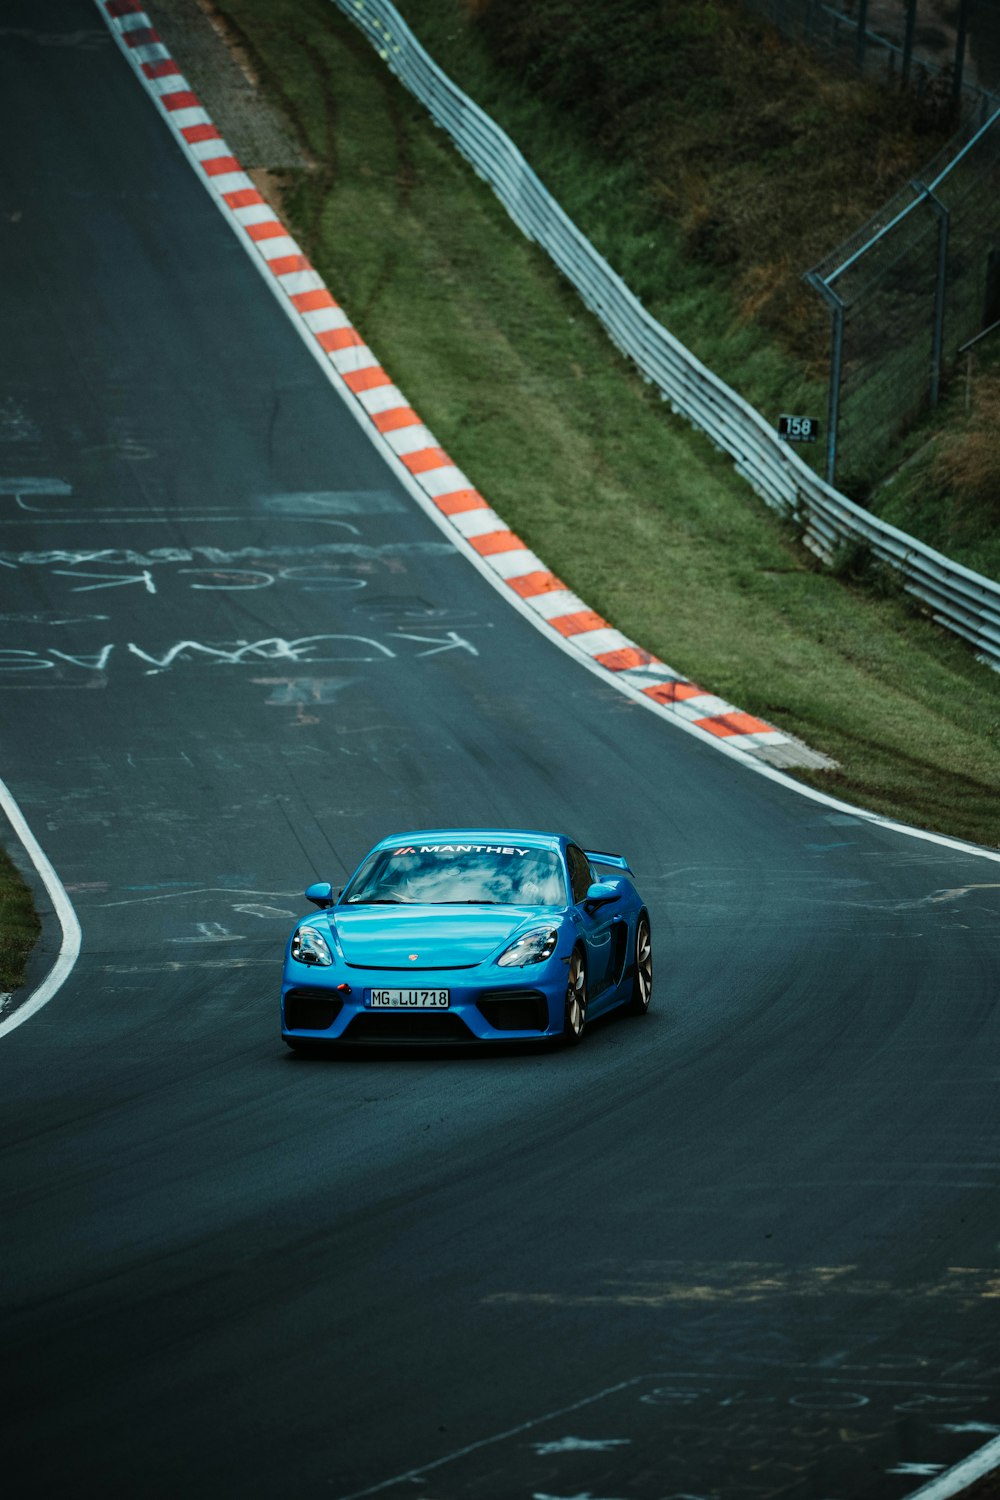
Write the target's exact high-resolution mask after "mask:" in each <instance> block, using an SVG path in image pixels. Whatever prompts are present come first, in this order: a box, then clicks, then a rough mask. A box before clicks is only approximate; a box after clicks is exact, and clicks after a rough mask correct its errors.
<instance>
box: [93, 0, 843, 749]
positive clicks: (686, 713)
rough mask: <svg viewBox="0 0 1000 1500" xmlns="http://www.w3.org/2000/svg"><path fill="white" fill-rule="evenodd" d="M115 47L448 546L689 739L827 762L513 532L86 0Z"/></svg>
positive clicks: (207, 128)
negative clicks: (648, 646)
mask: <svg viewBox="0 0 1000 1500" xmlns="http://www.w3.org/2000/svg"><path fill="white" fill-rule="evenodd" d="M96 3H97V5H98V9H100V10H101V11H102V13H103V14H104V16H105V17H106V19H107V21H108V23H109V24H110V26H111V29H112V31H113V33H114V34H115V36H116V37H117V38H118V41H119V43H120V45H121V47H122V50H123V51H124V52H125V53H126V55H127V56H128V57H129V59H130V60H131V62H132V64H133V67H134V68H135V70H136V72H137V73H138V75H139V77H140V78H141V79H142V80H143V82H144V84H145V86H146V89H147V91H148V92H149V93H150V94H151V95H152V97H153V98H154V99H155V100H156V103H157V104H158V106H159V108H160V110H161V112H162V114H163V115H164V117H165V118H166V119H167V121H168V122H169V124H170V126H171V128H172V130H173V132H174V134H175V136H176V137H177V139H178V141H179V143H180V144H181V146H182V148H183V149H184V150H185V152H186V154H187V155H188V157H189V159H190V160H191V161H192V163H193V164H194V165H195V166H196V168H197V169H198V171H199V172H200V173H201V176H202V180H203V182H204V183H205V186H206V187H207V188H208V189H209V190H210V191H211V192H212V193H213V194H214V196H215V198H216V200H217V202H218V204H219V206H220V208H222V209H223V210H224V212H225V213H226V215H227V217H228V218H229V220H230V222H231V223H232V225H233V227H234V228H235V229H236V230H237V231H238V232H239V233H240V234H241V235H242V236H243V237H244V240H245V242H246V243H247V248H248V250H250V251H251V252H252V253H254V254H256V256H258V257H259V258H260V259H261V260H262V261H263V263H264V266H265V267H266V272H267V273H268V274H269V275H270V276H271V277H272V278H273V279H274V283H275V286H276V287H277V288H278V289H280V292H281V293H282V294H283V296H284V300H285V303H286V310H287V311H288V312H289V313H290V314H291V315H292V316H294V317H296V318H297V319H299V320H300V321H301V323H302V325H304V329H305V330H307V331H308V335H309V337H310V338H311V339H312V341H313V342H314V344H315V346H316V351H317V352H319V353H321V355H322V356H323V357H324V358H325V360H326V361H328V364H329V367H330V369H331V371H332V372H333V373H335V375H336V376H337V377H338V379H339V381H340V382H341V383H342V386H343V387H345V388H346V390H347V391H349V392H350V393H351V395H352V396H353V398H354V400H355V401H356V402H357V403H358V404H359V405H360V407H361V409H362V411H363V412H364V413H365V416H366V418H367V423H368V426H369V428H370V431H371V433H372V436H373V437H375V438H376V439H377V440H378V441H379V442H381V443H382V444H383V445H384V446H385V447H386V448H387V449H388V450H389V452H390V453H391V454H392V455H394V457H395V458H396V459H397V460H398V461H399V462H400V463H401V464H402V466H403V468H404V469H405V471H406V472H407V474H408V475H409V476H410V477H411V478H412V480H413V481H415V484H416V486H418V488H419V490H420V491H421V492H422V494H423V496H424V497H426V499H427V500H429V501H430V502H431V504H432V505H433V507H434V508H435V509H436V511H437V513H438V516H439V517H441V518H444V519H445V520H446V521H447V523H448V526H449V529H450V533H451V536H452V539H453V540H454V541H455V543H456V545H457V546H460V547H462V548H463V549H464V550H466V551H469V552H471V553H472V554H473V555H474V556H475V557H476V558H477V560H479V561H480V563H481V564H483V565H484V567H482V568H481V571H486V572H487V574H488V575H492V579H493V581H494V583H495V584H496V585H497V586H498V587H499V588H500V589H501V590H506V591H507V593H508V597H511V596H514V597H515V598H516V599H517V600H518V601H520V603H521V605H522V612H527V613H528V614H529V615H531V616H532V617H533V618H534V619H535V622H536V623H537V624H538V625H539V626H540V627H541V628H542V629H543V630H545V631H548V632H552V633H553V634H554V635H556V636H558V637H559V639H560V642H561V644H563V645H564V646H568V647H570V648H571V650H572V651H573V652H575V653H576V654H578V655H579V656H580V657H582V658H584V659H585V660H586V662H587V664H588V665H590V666H591V667H592V668H594V667H596V668H597V669H599V670H601V671H602V672H603V674H604V675H606V677H607V678H608V679H609V680H612V681H613V682H614V683H615V684H616V685H617V686H619V687H621V688H624V689H625V690H626V692H627V693H628V695H629V696H631V697H639V698H641V699H643V700H645V701H646V703H647V704H648V705H649V706H651V707H654V708H656V709H657V710H658V711H659V712H661V713H662V714H664V715H665V716H666V717H668V718H670V719H672V720H673V721H674V722H680V723H681V724H682V725H683V727H684V728H685V729H687V730H688V731H689V732H692V733H695V734H699V735H702V736H703V737H704V738H706V739H708V740H712V741H714V742H715V743H716V744H718V743H719V742H720V741H721V742H725V744H726V746H727V748H729V749H737V750H739V751H742V752H745V753H746V754H748V755H751V756H753V757H754V758H755V759H757V760H759V761H765V762H766V763H768V764H769V765H772V766H810V767H829V766H831V765H833V762H832V761H830V760H829V759H828V758H827V757H826V756H823V755H820V754H818V753H817V752H816V751H814V750H810V749H809V748H808V746H806V745H804V744H803V743H802V742H801V741H800V740H796V739H794V738H793V737H792V736H790V735H788V734H784V733H783V732H782V731H781V730H779V729H776V728H775V727H774V725H773V724H768V723H765V721H764V720H763V719H757V718H754V716H753V715H752V714H748V713H744V712H743V711H742V710H741V709H738V708H735V707H734V706H733V704H731V703H727V702H726V701H725V699H723V698H719V697H716V696H715V694H713V693H710V692H707V691H706V690H705V689H704V688H702V687H699V686H698V684H697V683H695V682H691V681H690V680H689V679H688V678H687V677H684V676H682V674H681V673H679V672H676V671H675V670H674V669H673V668H672V667H669V666H667V664H666V663H665V662H663V661H661V660H660V659H659V657H656V656H653V655H652V654H651V653H650V652H649V651H646V650H644V649H643V648H642V647H641V646H637V645H636V644H635V642H634V641H630V640H629V639H628V637H627V636H625V635H623V634H622V633H621V631H620V630H616V629H615V628H614V626H612V625H610V624H609V623H608V621H607V620H604V619H602V618H601V616H600V615H598V614H596V613H595V612H594V611H593V610H592V609H589V608H588V607H587V605H586V604H585V603H584V601H583V600H582V599H579V598H577V596H576V595H575V594H574V593H573V592H572V591H571V590H570V589H569V588H567V587H566V585H565V584H564V583H563V582H562V580H561V579H559V578H558V577H557V576H556V575H555V574H554V573H552V572H550V570H549V569H548V568H547V567H546V565H545V563H544V562H542V560H541V559H540V558H539V557H537V556H536V555H535V553H533V552H532V551H531V550H530V549H529V548H528V547H527V546H526V545H525V543H524V542H523V541H522V540H521V539H520V537H518V536H517V535H516V534H515V533H514V532H512V531H511V530H509V528H508V527H507V526H506V524H505V523H504V521H503V520H502V519H501V517H500V516H498V515H497V513H496V511H494V510H493V509H491V507H490V505H489V503H488V502H487V501H486V500H485V499H484V498H483V496H482V495H481V494H480V493H479V491H478V490H477V489H476V487H475V485H474V484H473V483H472V482H471V480H470V479H469V478H468V477H467V475H465V474H463V472H462V470H461V469H460V468H459V467H458V465H457V464H455V463H453V462H452V460H451V459H450V458H449V456H448V454H447V453H445V451H444V450H443V449H442V448H441V447H440V446H439V445H438V443H437V442H436V441H435V439H434V435H433V433H432V432H430V431H429V429H428V428H427V427H426V426H425V425H424V424H423V422H421V420H420V417H419V416H418V415H417V413H416V412H415V411H414V410H413V408H412V406H410V404H409V402H408V401H407V399H406V397H405V396H404V395H403V393H402V391H400V390H399V389H398V387H397V386H395V385H394V384H393V382H392V379H391V377H390V376H389V375H388V374H387V373H386V371H385V370H384V369H383V367H382V364H381V363H380V361H379V359H378V357H377V355H375V354H373V352H372V351H371V349H369V347H368V345H367V344H366V343H365V341H364V339H363V338H362V337H361V335H360V334H359V333H358V332H357V330H356V329H355V328H354V327H353V325H352V324H351V321H350V319H349V318H348V316H347V314H346V313H345V312H344V310H343V308H341V307H339V306H338V304H337V302H336V301H335V299H334V298H333V296H332V295H331V293H330V292H329V290H328V289H327V287H326V285H325V284H324V282H323V279H322V277H321V276H320V275H319V274H318V273H317V271H316V270H315V269H314V267H313V266H312V264H311V263H310V261H309V258H308V257H307V256H306V255H305V254H304V253H303V252H302V249H301V248H300V246H299V245H298V244H297V243H296V241H295V240H294V239H293V237H292V236H291V235H290V234H289V233H288V231H287V230H286V228H285V226H284V225H283V224H282V223H281V221H280V219H278V218H277V217H276V215H275V213H274V210H273V209H272V208H271V207H270V205H269V204H268V203H267V201H266V200H265V199H264V197H263V196H262V195H261V194H260V193H259V192H258V191H257V189H256V188H255V187H254V185H253V182H252V181H251V179H250V178H249V177H248V175H247V174H246V172H244V171H243V169H242V168H241V166H240V163H239V162H238V161H237V159H236V157H235V156H234V155H233V153H232V152H231V151H230V149H229V147H228V146H227V144H226V142H225V141H224V140H223V138H222V136H221V135H220V133H219V131H218V130H217V129H216V127H215V126H214V125H213V123H212V121H211V118H210V117H209V115H208V112H207V111H206V109H205V108H204V106H203V105H202V103H201V100H200V99H199V98H198V96H197V95H196V94H195V93H194V91H193V90H192V89H191V87H190V86H189V84H188V82H187V80H186V79H185V78H184V76H183V74H182V73H181V71H180V68H179V67H178V65H177V63H176V62H175V61H174V60H173V58H172V57H171V55H170V53H169V51H168V50H167V48H166V47H165V46H164V44H163V42H162V41H161V40H160V37H159V35H158V34H157V32H156V30H155V28H154V26H153V23H152V21H151V20H150V17H149V15H148V13H147V12H146V11H145V10H143V9H142V7H141V6H140V4H139V3H138V0H96Z"/></svg>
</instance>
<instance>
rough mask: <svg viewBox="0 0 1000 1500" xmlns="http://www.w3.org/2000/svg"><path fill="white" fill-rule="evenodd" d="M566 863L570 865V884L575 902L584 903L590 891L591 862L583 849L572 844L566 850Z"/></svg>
mask: <svg viewBox="0 0 1000 1500" xmlns="http://www.w3.org/2000/svg"><path fill="white" fill-rule="evenodd" d="M566 863H567V864H568V865H569V883H570V888H571V890H572V892H573V900H574V901H582V900H583V899H584V897H585V896H586V894H587V892H588V890H589V889H590V884H591V873H590V861H589V860H588V858H587V856H586V855H585V854H584V852H583V850H582V849H578V848H577V846H576V845H575V844H570V845H569V847H568V849H567V850H566Z"/></svg>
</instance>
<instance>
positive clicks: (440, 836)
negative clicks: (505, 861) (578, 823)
mask: <svg viewBox="0 0 1000 1500" xmlns="http://www.w3.org/2000/svg"><path fill="white" fill-rule="evenodd" d="M567 842H568V840H567V839H566V838H565V837H564V836H563V835H562V834H559V833H541V832H539V831H538V830H537V829H530V828H416V829H413V828H410V829H405V830H404V831H403V832H402V833H390V834H388V835H387V836H386V837H385V838H384V839H379V841H378V843H377V844H376V845H375V848H376V849H385V848H389V847H391V846H393V845H395V844H413V843H421V844H429V843H434V844H500V845H509V844H511V843H518V844H519V845H521V846H522V847H524V846H527V847H528V848H530V849H561V848H563V847H564V846H565V845H566V843H567Z"/></svg>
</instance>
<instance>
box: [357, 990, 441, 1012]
mask: <svg viewBox="0 0 1000 1500" xmlns="http://www.w3.org/2000/svg"><path fill="white" fill-rule="evenodd" d="M450 1001H451V991H450V990H372V997H371V1001H370V1002H369V1003H370V1004H371V1007H372V1009H373V1010H447V1009H448V1005H449V1003H450Z"/></svg>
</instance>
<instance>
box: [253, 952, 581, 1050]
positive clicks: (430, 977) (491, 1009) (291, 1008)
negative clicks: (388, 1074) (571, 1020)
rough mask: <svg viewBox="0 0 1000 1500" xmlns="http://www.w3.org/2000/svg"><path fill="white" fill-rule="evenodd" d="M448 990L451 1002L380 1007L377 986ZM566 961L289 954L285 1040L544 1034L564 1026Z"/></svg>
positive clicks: (430, 1040) (464, 1039)
mask: <svg viewBox="0 0 1000 1500" xmlns="http://www.w3.org/2000/svg"><path fill="white" fill-rule="evenodd" d="M417 980H419V988H420V989H422V990H442V989H446V990H448V991H449V1004H448V1006H447V1008H446V1009H445V1008H440V1009H438V1008H434V1009H424V1008H418V1007H416V1006H405V1007H402V1006H401V1007H399V1008H391V1009H389V1008H382V1007H379V1008H375V1007H373V1006H372V1004H371V994H372V990H384V989H399V988H405V989H414V988H417V985H416V984H415V981H417ZM565 1003H566V964H565V962H564V961H562V960H559V959H557V958H555V957H553V958H552V959H549V960H548V961H547V962H546V963H543V964H539V965H537V966H536V965H529V966H527V967H526V968H524V969H509V970H504V969H499V968H497V967H496V966H495V965H494V966H491V967H490V969H489V970H488V971H481V970H469V969H457V970H456V969H441V970H435V971H427V970H422V971H421V972H420V974H419V976H418V975H416V974H412V973H408V972H407V973H401V972H400V971H399V970H398V969H395V970H387V971H382V972H380V971H377V970H372V969H345V968H344V967H343V966H342V965H339V964H338V965H337V966H336V968H332V969H330V970H327V969H324V968H321V967H319V966H318V965H314V964H302V963H298V962H297V961H296V960H294V959H292V958H289V959H288V961H287V962H286V965H285V973H284V978H283V981H282V986H281V1034H282V1037H283V1038H284V1040H285V1041H287V1042H290V1043H294V1042H296V1041H308V1042H316V1043H323V1042H328V1043H330V1044H333V1043H344V1044H348V1043H352V1044H354V1043H357V1044H360V1045H363V1046H371V1045H373V1044H378V1043H380V1042H381V1043H387V1044H390V1045H409V1044H412V1043H416V1044H420V1043H425V1044H433V1045H438V1046H440V1045H442V1044H447V1043H457V1044H461V1043H473V1042H510V1041H538V1040H540V1039H544V1038H555V1037H558V1036H560V1035H561V1034H562V1030H563V1016H564V1009H565Z"/></svg>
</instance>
